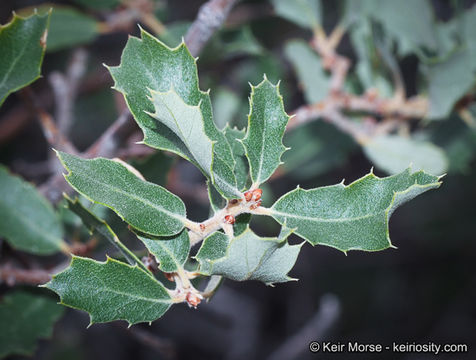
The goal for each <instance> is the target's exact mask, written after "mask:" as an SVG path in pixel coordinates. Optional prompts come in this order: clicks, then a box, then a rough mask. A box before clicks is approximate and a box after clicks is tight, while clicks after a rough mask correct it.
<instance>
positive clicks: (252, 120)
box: [242, 76, 289, 185]
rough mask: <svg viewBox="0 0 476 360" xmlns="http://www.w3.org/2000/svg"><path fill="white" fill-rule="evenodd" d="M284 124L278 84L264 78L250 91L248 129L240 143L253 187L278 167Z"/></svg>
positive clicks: (282, 147) (284, 115) (284, 149)
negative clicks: (244, 151)
mask: <svg viewBox="0 0 476 360" xmlns="http://www.w3.org/2000/svg"><path fill="white" fill-rule="evenodd" d="M288 120H289V116H288V115H287V114H286V112H285V111H284V105H283V98H282V96H281V95H280V94H279V84H278V85H276V86H275V85H273V84H271V83H270V82H269V81H268V79H266V76H265V78H264V80H263V81H262V82H261V83H260V84H259V85H258V86H252V87H251V98H250V115H249V116H248V128H247V132H246V137H245V138H244V139H243V141H242V142H243V145H244V146H245V150H246V156H247V158H248V161H249V164H250V174H251V179H252V181H253V183H254V184H255V185H259V184H261V183H263V182H265V181H266V180H268V179H269V177H270V176H271V175H272V174H273V173H274V171H275V170H276V169H277V168H278V166H279V165H280V164H281V155H282V154H283V153H284V152H285V151H286V147H285V146H284V145H283V142H282V139H283V135H284V130H285V129H286V125H287V123H288Z"/></svg>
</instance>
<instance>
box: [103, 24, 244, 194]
mask: <svg viewBox="0 0 476 360" xmlns="http://www.w3.org/2000/svg"><path fill="white" fill-rule="evenodd" d="M108 69H109V71H110V73H111V75H112V77H113V79H114V81H115V84H114V88H115V89H116V90H118V91H120V92H121V93H122V94H123V95H124V97H125V99H126V102H127V105H128V107H129V109H130V110H131V113H132V115H133V116H134V119H135V120H136V122H137V123H138V125H139V127H140V128H141V129H142V131H143V133H144V140H143V142H144V143H145V144H146V145H149V146H151V147H153V148H156V149H161V150H167V151H171V152H174V153H176V154H178V155H180V156H182V157H183V158H185V159H187V160H190V152H189V151H188V150H187V148H186V146H185V144H184V143H183V142H182V140H181V139H180V138H179V137H178V136H177V135H176V134H175V133H174V132H173V131H172V130H171V129H169V128H168V127H167V126H166V125H164V124H162V123H160V122H158V121H157V120H156V119H154V118H152V117H150V116H149V115H148V114H147V113H146V112H147V111H148V112H153V111H154V107H153V104H152V103H151V102H150V100H149V99H148V97H149V95H150V90H153V91H157V92H167V91H169V90H173V91H175V92H176V93H177V95H178V96H179V97H180V98H181V99H182V100H183V101H184V102H185V103H186V104H187V105H190V106H198V107H199V108H200V112H201V114H202V117H203V124H204V132H205V134H206V135H207V137H208V138H209V139H210V140H211V141H212V142H213V143H214V147H213V164H214V165H213V172H214V173H217V174H218V176H219V177H221V178H222V179H223V180H227V179H228V177H227V176H228V175H229V174H230V172H231V171H232V169H233V166H234V161H233V155H232V152H231V149H230V146H229V144H228V142H227V141H226V139H225V135H224V134H223V133H222V132H221V131H219V130H218V129H217V127H216V126H215V124H214V122H213V116H212V107H211V101H210V96H209V94H208V92H203V91H201V90H200V88H199V84H198V74H197V65H196V60H195V59H194V58H193V56H192V55H191V54H190V52H189V51H188V49H187V47H186V45H185V43H182V44H180V45H179V46H178V47H176V48H175V49H171V48H169V47H168V46H166V45H165V44H163V43H162V42H160V41H159V40H157V39H156V38H155V37H153V36H152V35H150V34H149V33H147V32H146V31H144V30H142V29H141V38H140V39H139V38H136V37H130V38H129V40H128V41H127V44H126V47H125V48H124V51H123V53H122V57H121V64H120V65H119V66H116V67H108ZM149 89H150V90H149ZM195 164H196V165H197V163H195ZM215 180H216V179H215ZM230 181H231V184H223V183H218V181H214V184H215V185H216V186H217V187H218V188H219V190H221V191H222V192H224V193H225V195H226V196H227V197H229V198H234V197H237V195H239V194H236V193H235V191H232V192H231V193H234V194H235V195H231V194H230V192H227V191H228V190H227V187H230V186H231V187H233V186H234V185H235V184H234V181H233V178H231V180H230Z"/></svg>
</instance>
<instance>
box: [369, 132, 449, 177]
mask: <svg viewBox="0 0 476 360" xmlns="http://www.w3.org/2000/svg"><path fill="white" fill-rule="evenodd" d="M363 148H364V152H365V155H367V157H368V158H369V159H370V160H371V161H372V162H373V163H374V164H375V165H376V166H377V167H378V168H379V169H382V170H385V171H386V172H387V173H388V174H396V173H399V172H401V171H402V170H404V169H406V168H407V167H408V165H410V164H411V166H412V169H413V170H424V171H426V172H428V173H430V174H443V173H444V172H445V171H446V169H447V168H448V160H447V159H446V155H445V153H444V151H443V150H442V149H441V148H439V147H437V146H436V145H433V144H432V143H430V142H424V141H417V140H415V139H412V138H405V137H402V136H398V135H385V136H384V135H382V136H378V137H375V138H372V139H371V140H370V141H368V142H366V143H365V144H364V146H363Z"/></svg>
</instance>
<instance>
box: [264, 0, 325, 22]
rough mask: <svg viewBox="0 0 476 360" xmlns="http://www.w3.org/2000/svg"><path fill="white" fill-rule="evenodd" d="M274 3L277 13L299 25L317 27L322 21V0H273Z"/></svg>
mask: <svg viewBox="0 0 476 360" xmlns="http://www.w3.org/2000/svg"><path fill="white" fill-rule="evenodd" d="M272 3H273V5H274V10H275V11H276V14H278V15H279V16H281V17H283V18H285V19H287V20H289V21H292V22H294V23H296V24H297V25H299V26H302V27H304V28H309V29H315V28H316V27H318V26H319V25H320V24H321V23H322V20H321V18H322V9H321V7H322V6H321V1H320V0H294V1H289V0H272Z"/></svg>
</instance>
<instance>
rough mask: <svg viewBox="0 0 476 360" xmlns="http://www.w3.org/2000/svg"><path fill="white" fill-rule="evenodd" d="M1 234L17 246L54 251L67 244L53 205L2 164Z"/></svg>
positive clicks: (29, 250) (43, 253)
mask: <svg viewBox="0 0 476 360" xmlns="http://www.w3.org/2000/svg"><path fill="white" fill-rule="evenodd" d="M0 236H4V237H5V238H6V240H7V241H8V243H9V244H10V245H11V246H12V247H13V248H15V249H18V250H23V251H27V252H30V253H33V254H39V255H47V254H53V253H56V252H58V251H60V250H61V249H62V248H65V247H66V244H65V243H64V242H63V240H62V237H63V228H62V226H61V223H60V220H59V218H58V216H57V215H56V213H55V211H54V210H53V207H52V206H51V204H50V203H49V202H48V201H46V199H45V198H43V197H42V196H41V195H40V194H39V193H38V191H37V190H36V188H35V187H33V186H32V185H30V184H29V183H27V182H25V181H23V180H22V179H20V178H18V177H16V176H12V175H10V174H9V173H8V170H7V169H6V168H4V167H3V166H0Z"/></svg>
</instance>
